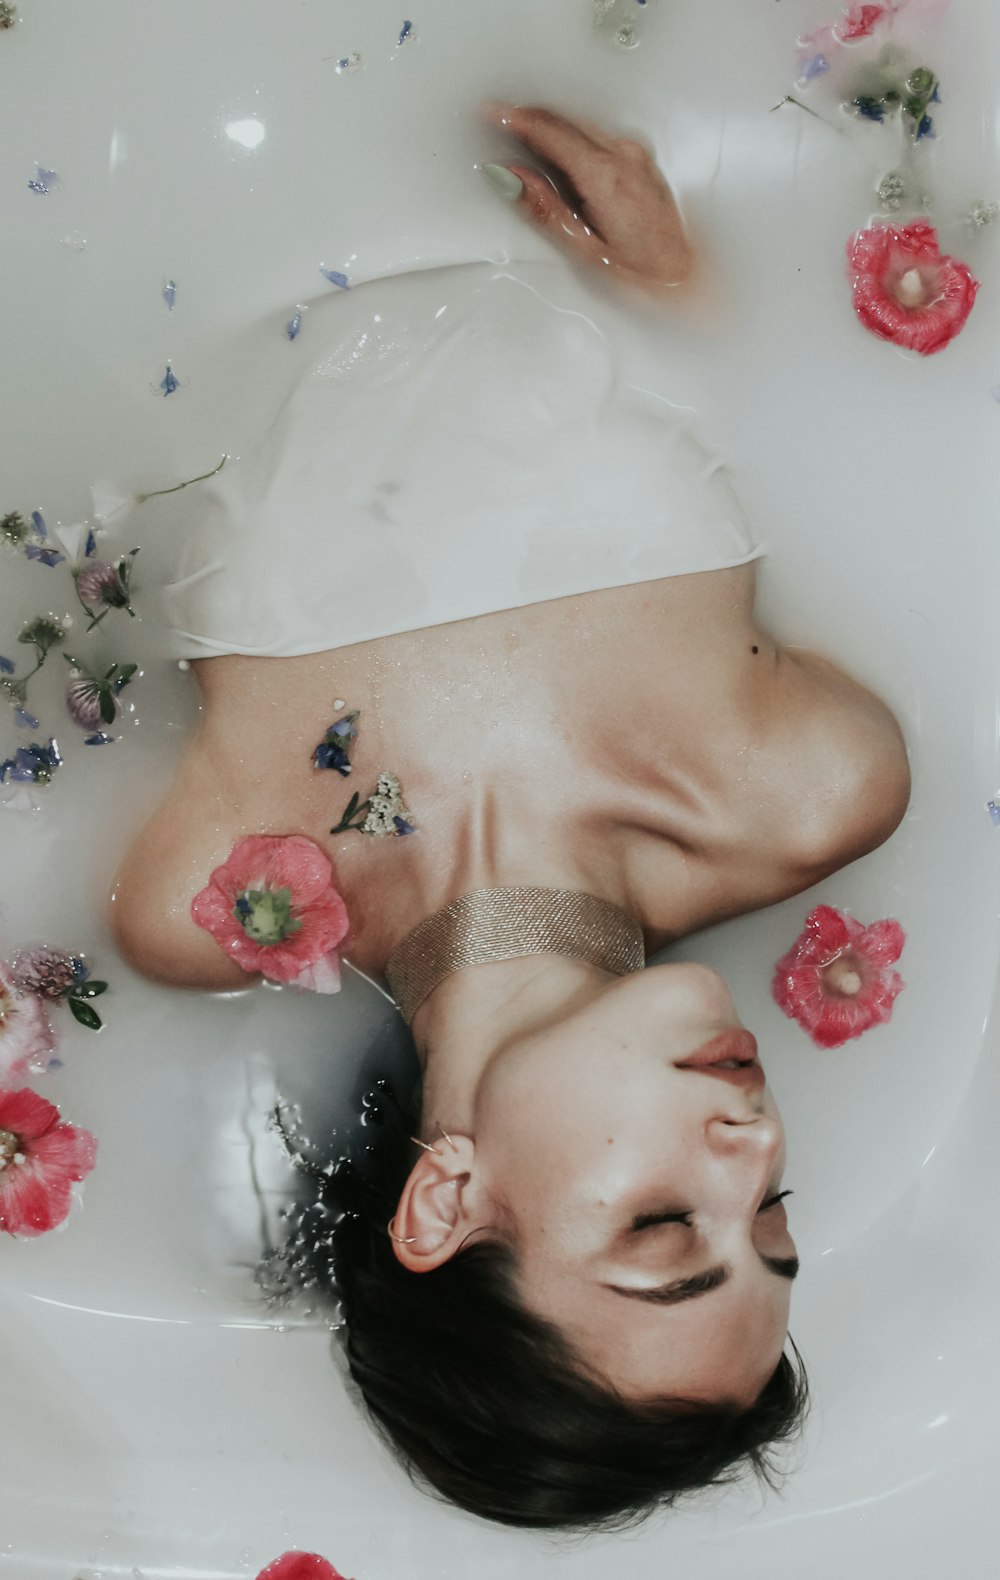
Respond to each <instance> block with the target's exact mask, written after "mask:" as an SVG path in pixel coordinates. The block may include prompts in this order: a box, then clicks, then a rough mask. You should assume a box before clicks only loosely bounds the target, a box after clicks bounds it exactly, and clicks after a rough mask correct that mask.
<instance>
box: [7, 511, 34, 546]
mask: <svg viewBox="0 0 1000 1580" xmlns="http://www.w3.org/2000/svg"><path fill="white" fill-rule="evenodd" d="M30 536H31V529H30V527H29V526H28V523H27V522H26V521H25V519H24V517H23V516H22V515H21V512H20V511H19V510H8V512H7V514H6V515H5V516H0V539H2V540H3V542H4V543H6V544H8V545H9V547H10V548H12V549H20V548H23V546H24V544H25V543H27V541H28V539H29V538H30Z"/></svg>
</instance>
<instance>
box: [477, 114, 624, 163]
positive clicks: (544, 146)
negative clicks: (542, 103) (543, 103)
mask: <svg viewBox="0 0 1000 1580" xmlns="http://www.w3.org/2000/svg"><path fill="white" fill-rule="evenodd" d="M485 108H486V110H487V113H488V115H489V118H490V119H491V120H492V121H493V123H494V124H495V125H499V126H500V127H501V128H502V129H503V130H504V131H507V132H510V133H512V134H513V136H514V137H518V138H520V140H521V141H522V142H523V143H527V145H528V147H529V148H530V149H531V150H532V151H533V152H534V153H536V154H538V155H539V156H540V157H541V158H542V159H547V160H549V161H550V162H551V163H552V164H554V165H559V166H564V167H566V168H567V169H568V168H570V167H571V166H573V165H579V164H580V163H581V162H584V161H587V160H590V159H593V158H594V156H595V155H597V154H607V153H610V151H611V147H612V143H613V141H614V139H613V138H612V137H611V136H610V134H609V133H607V132H605V131H603V130H602V128H601V127H599V126H597V125H596V124H595V123H594V122H589V121H584V120H583V119H582V118H578V119H576V120H571V119H570V118H569V116H567V115H557V114H556V112H555V111H554V110H545V109H542V108H540V107H539V106H537V105H528V104H502V103H498V102H493V103H491V104H490V105H489V106H486V107H485Z"/></svg>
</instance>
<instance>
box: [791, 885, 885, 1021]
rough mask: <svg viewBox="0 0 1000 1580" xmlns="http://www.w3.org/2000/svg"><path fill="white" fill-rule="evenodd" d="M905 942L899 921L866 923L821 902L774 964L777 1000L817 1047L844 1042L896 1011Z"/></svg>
mask: <svg viewBox="0 0 1000 1580" xmlns="http://www.w3.org/2000/svg"><path fill="white" fill-rule="evenodd" d="M905 942H906V934H905V933H904V932H903V929H902V928H901V927H900V925H899V923H898V922H894V921H891V920H889V921H883V922H873V923H872V924H871V926H870V927H862V925H861V923H860V922H856V921H855V920H854V918H853V917H852V916H843V915H842V914H841V912H840V911H835V910H834V909H833V906H832V905H817V906H816V909H815V910H814V911H810V913H809V915H808V916H807V917H806V925H805V930H804V931H803V932H802V933H801V934H800V936H799V937H798V938H797V939H796V940H795V942H794V944H793V945H792V947H791V949H790V950H789V951H788V953H787V954H786V955H782V957H781V959H780V960H779V961H778V963H777V965H776V966H775V968H774V980H773V981H772V983H771V992H772V993H773V995H774V1000H775V1003H776V1004H777V1005H778V1006H779V1007H780V1008H781V1009H782V1010H783V1011H784V1013H785V1014H786V1015H787V1016H788V1017H789V1019H790V1020H797V1021H798V1023H799V1025H800V1026H801V1027H802V1028H803V1029H804V1030H805V1031H807V1032H808V1033H809V1035H810V1037H811V1038H812V1040H813V1042H815V1043H816V1044H817V1046H818V1047H820V1048H839V1047H840V1045H841V1043H844V1042H847V1041H849V1039H850V1038H851V1037H860V1036H861V1033H862V1032H863V1031H867V1030H868V1029H869V1027H871V1026H878V1025H881V1023H882V1022H883V1021H887V1020H888V1019H889V1018H890V1016H891V1015H892V1006H893V1003H894V1002H895V999H896V995H897V993H898V992H899V991H900V989H901V988H902V986H903V979H902V977H901V976H900V975H899V972H898V971H893V970H892V969H891V966H892V962H893V961H894V960H898V959H899V957H900V955H901V954H902V952H903V945H904V943H905Z"/></svg>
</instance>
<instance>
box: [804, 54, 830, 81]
mask: <svg viewBox="0 0 1000 1580" xmlns="http://www.w3.org/2000/svg"><path fill="white" fill-rule="evenodd" d="M829 70H830V62H829V61H828V60H827V58H826V56H825V55H810V57H809V59H808V60H805V61H803V62H802V75H803V77H804V79H805V80H806V82H812V81H813V79H814V78H816V77H822V75H823V73H824V71H829Z"/></svg>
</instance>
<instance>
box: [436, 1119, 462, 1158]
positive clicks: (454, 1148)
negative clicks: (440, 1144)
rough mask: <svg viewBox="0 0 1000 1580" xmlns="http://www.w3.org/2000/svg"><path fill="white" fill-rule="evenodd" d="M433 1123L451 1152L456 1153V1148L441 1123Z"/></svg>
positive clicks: (438, 1120)
mask: <svg viewBox="0 0 1000 1580" xmlns="http://www.w3.org/2000/svg"><path fill="white" fill-rule="evenodd" d="M434 1123H435V1124H436V1125H437V1127H438V1129H439V1130H440V1132H441V1134H442V1135H443V1136H444V1139H445V1140H446V1141H447V1143H448V1145H449V1146H450V1147H451V1150H452V1151H453V1152H457V1151H458V1148H457V1146H456V1145H455V1143H454V1141H453V1140H452V1139H451V1137H450V1135H449V1134H448V1132H447V1130H446V1129H445V1128H444V1125H443V1124H442V1123H441V1121H440V1119H435V1121H434ZM432 1150H433V1149H432Z"/></svg>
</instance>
